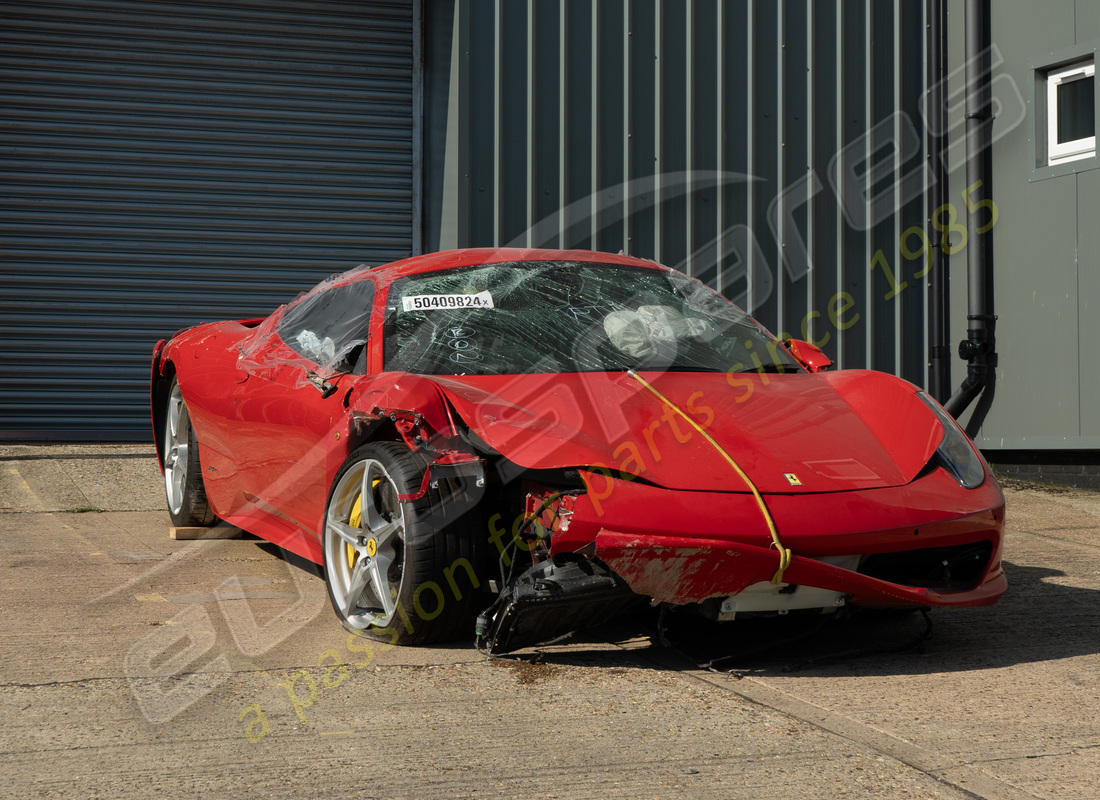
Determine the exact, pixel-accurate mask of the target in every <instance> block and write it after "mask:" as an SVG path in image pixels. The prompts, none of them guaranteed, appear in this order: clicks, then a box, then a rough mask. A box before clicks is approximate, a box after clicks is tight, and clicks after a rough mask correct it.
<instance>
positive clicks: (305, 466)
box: [151, 249, 1006, 653]
mask: <svg viewBox="0 0 1100 800" xmlns="http://www.w3.org/2000/svg"><path fill="white" fill-rule="evenodd" d="M831 366H832V364H831V363H830V362H829V360H828V358H826V357H825V356H824V354H823V353H821V351H820V350H818V349H816V348H815V347H813V346H812V345H810V344H809V343H807V342H803V341H797V340H788V341H784V342H779V341H777V340H776V339H775V338H774V337H772V336H771V335H770V334H769V333H768V332H767V331H766V330H764V329H763V328H762V327H761V326H760V325H759V324H757V323H756V322H755V321H754V320H752V319H751V318H750V317H749V316H748V315H746V314H745V313H744V312H743V311H741V310H740V309H739V308H737V307H736V306H735V305H733V304H732V303H730V302H729V301H728V300H726V299H725V298H724V297H722V296H721V295H719V294H717V293H715V292H714V291H712V290H711V289H709V288H708V287H706V286H705V285H703V284H702V283H700V282H698V281H696V280H694V279H692V278H689V277H687V276H686V275H683V274H682V273H679V272H676V271H674V270H671V269H668V268H666V267H663V266H661V265H659V264H657V263H655V262H652V261H647V260H642V259H638V258H632V257H628V256H624V255H618V256H616V255H608V254H605V253H594V252H587V251H556V250H516V249H474V250H461V251H453V252H445V253H436V254H431V255H425V256H418V257H414V258H409V259H406V260H404V261H398V262H396V263H393V264H388V265H386V266H381V267H375V268H368V267H360V268H357V269H354V270H351V271H350V272H347V273H344V274H341V275H336V276H333V277H332V278H329V279H328V280H326V281H324V282H322V283H321V284H320V285H319V286H317V287H316V288H314V289H313V290H312V291H310V292H308V293H306V294H304V295H302V296H300V297H299V298H298V299H296V300H295V301H293V302H291V303H289V304H287V305H285V306H283V307H281V308H279V309H277V310H276V311H275V312H274V313H273V314H272V315H271V316H269V317H267V318H264V319H251V320H243V321H231V322H216V323H209V324H202V325H198V326H196V327H193V328H190V329H187V330H184V331H181V332H179V333H177V334H176V335H175V336H173V337H172V338H171V339H170V340H169V341H167V342H165V341H161V342H158V343H157V345H156V347H155V348H154V351H153V364H152V384H151V394H152V412H153V430H154V435H155V437H156V443H157V447H158V451H159V452H160V453H161V456H162V463H163V468H164V475H165V486H166V489H167V496H168V507H169V512H170V514H171V517H172V520H173V522H174V523H175V524H176V525H210V524H213V523H214V522H215V521H216V519H217V518H221V519H223V520H225V521H227V522H229V523H231V524H233V525H236V526H239V527H240V528H243V529H245V530H247V531H250V532H252V533H255V534H257V535H258V536H261V537H263V538H264V539H267V540H269V541H271V542H274V543H275V544H277V545H279V546H280V547H284V548H286V549H287V550H290V551H292V552H294V553H297V554H299V555H301V556H304V557H305V558H308V559H311V560H312V561H315V562H317V563H318V564H322V565H323V567H324V572H325V576H326V582H327V585H328V592H329V597H330V599H331V601H332V606H333V608H334V609H335V611H336V614H337V616H338V617H339V619H340V620H341V622H342V623H343V624H344V626H345V627H347V628H348V629H349V630H351V631H354V632H358V633H362V634H363V635H367V636H373V637H377V638H384V639H387V640H390V641H393V642H397V643H402V644H415V643H423V642H432V641H438V640H441V639H446V638H454V637H458V636H461V635H464V634H468V633H473V634H474V635H475V636H476V637H477V641H478V645H479V646H480V647H482V648H483V649H486V650H487V651H489V652H494V653H498V652H505V651H508V650H513V649H516V648H519V647H523V646H526V645H529V644H532V643H537V642H540V641H546V640H548V639H551V638H554V637H555V636H558V635H560V634H562V633H565V632H568V631H570V630H574V629H576V628H579V627H582V626H585V625H587V624H591V623H595V622H601V621H603V620H606V619H607V618H609V617H610V616H612V615H614V614H617V613H620V612H621V611H623V610H624V609H626V608H627V607H629V606H630V605H632V604H634V603H636V602H639V601H640V600H645V601H648V602H649V603H651V604H653V605H665V606H671V607H680V608H688V609H692V610H694V611H696V612H698V613H699V614H702V615H704V616H706V617H709V618H711V619H715V620H732V619H734V618H735V617H737V616H739V615H743V614H757V615H759V614H783V613H786V612H788V611H791V610H795V609H809V610H818V611H819V612H820V613H829V612H833V611H835V610H836V609H837V608H839V607H841V606H845V605H858V606H872V607H884V608H923V607H930V606H976V605H987V604H991V603H994V602H996V601H997V599H998V598H999V597H1000V596H1001V595H1002V594H1003V593H1004V591H1005V586H1006V582H1005V576H1004V573H1003V571H1002V569H1001V540H1002V533H1003V528H1004V498H1003V495H1002V494H1001V490H1000V488H999V486H998V485H997V482H996V480H995V479H994V478H993V476H992V475H991V474H990V471H989V468H988V465H987V464H986V463H985V461H984V460H983V459H982V457H981V455H980V454H979V453H978V451H977V450H976V449H975V447H974V446H973V444H972V443H971V442H970V440H969V439H967V437H966V435H965V434H964V433H963V432H962V430H961V429H960V428H959V426H958V425H956V424H955V421H954V420H953V419H952V418H951V417H950V416H949V415H948V414H947V413H946V412H945V411H944V410H943V409H942V408H941V407H940V405H939V404H938V403H936V401H935V400H933V399H932V398H931V397H930V396H928V395H927V394H925V393H924V392H923V391H921V390H920V389H918V388H917V387H915V386H913V385H911V384H909V383H906V382H905V381H903V380H900V379H898V378H895V377H892V376H890V375H886V374H883V373H878V372H871V371H866V370H843V371H837V370H832V369H830V367H831ZM809 613H813V612H809Z"/></svg>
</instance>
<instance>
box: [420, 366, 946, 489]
mask: <svg viewBox="0 0 1100 800" xmlns="http://www.w3.org/2000/svg"><path fill="white" fill-rule="evenodd" d="M642 377H644V378H645V379H646V380H647V381H648V382H649V383H650V384H652V385H653V386H654V388H656V389H657V391H659V392H661V394H663V395H664V396H665V397H667V398H668V399H669V400H670V401H672V402H673V403H676V404H677V405H678V406H679V407H680V408H682V409H683V410H684V411H685V412H686V413H688V414H689V416H691V418H692V419H693V420H695V422H696V423H697V424H698V425H699V426H701V427H702V428H703V429H704V430H705V431H706V432H707V434H709V435H710V436H711V437H712V438H713V439H714V440H715V441H717V442H718V443H719V444H720V445H721V446H722V448H724V449H725V450H726V451H727V452H728V453H729V454H730V455H731V456H732V457H733V458H734V459H735V460H736V461H737V463H738V464H739V465H740V466H741V468H742V469H743V470H745V472H746V473H747V474H748V475H749V477H750V478H752V480H753V482H754V483H755V484H756V486H757V488H759V489H760V491H762V492H771V493H788V494H789V493H804V492H807V493H808V492H835V491H849V490H854V489H869V488H876V487H885V486H899V485H902V484H905V483H908V482H909V481H911V480H912V479H913V478H914V477H915V476H916V475H917V473H918V472H919V471H920V470H921V469H922V468H923V467H924V466H925V464H927V463H928V460H929V459H930V458H931V457H932V454H933V453H934V452H935V450H936V447H938V445H939V443H940V441H941V439H942V438H943V428H942V426H941V425H940V423H939V421H938V420H937V419H936V418H935V415H933V414H932V412H931V411H930V410H929V409H928V407H927V406H925V405H924V403H923V402H921V400H920V399H919V398H918V397H917V396H916V391H917V390H916V387H914V386H912V385H911V384H908V383H906V382H904V381H901V380H899V379H897V378H894V377H893V376H890V375H886V374H883V373H877V372H870V371H865V370H849V371H845V372H824V373H817V374H802V373H799V374H789V375H759V374H756V373H749V374H735V375H728V376H727V375H725V374H722V373H691V372H669V373H659V374H658V373H642ZM432 380H433V381H434V382H435V383H436V384H437V385H438V386H439V387H440V388H441V389H442V390H443V392H444V393H445V394H446V395H447V397H448V399H449V400H450V401H451V402H452V403H453V404H454V406H455V408H456V410H457V411H458V412H459V414H461V416H462V418H463V419H464V420H465V421H466V423H467V424H468V425H469V426H470V427H471V428H473V429H474V431H476V433H477V434H478V435H479V436H481V437H482V438H483V439H484V440H485V441H486V442H487V443H488V444H490V445H491V446H492V447H494V448H495V449H496V450H497V451H499V452H500V453H502V454H503V455H504V456H506V457H507V458H508V459H510V460H512V461H514V462H515V463H517V464H519V465H520V466H523V467H528V468H535V469H554V468H564V467H577V466H600V467H607V468H609V469H611V470H614V471H622V472H624V473H629V474H633V475H639V476H641V477H643V478H645V479H646V480H649V481H652V482H653V483H656V484H658V485H660V486H664V487H666V488H669V489H682V490H689V491H690V490H694V491H732V492H743V491H748V489H747V487H746V486H745V485H744V483H743V481H741V479H740V478H739V477H738V476H737V475H736V473H735V472H734V471H733V469H732V468H731V467H730V465H729V463H728V462H727V461H726V460H725V459H724V458H723V456H722V455H721V454H720V453H719V452H718V451H717V450H716V449H715V448H714V447H713V446H712V445H711V444H710V443H709V442H707V440H706V438H705V437H704V436H702V435H700V434H699V433H698V432H697V431H696V430H694V429H693V428H692V427H691V426H690V425H688V424H687V423H686V422H685V421H684V420H683V419H682V418H681V417H680V416H679V415H677V414H676V413H675V412H674V411H673V410H672V409H670V408H669V407H668V406H666V405H665V404H664V403H663V402H662V401H661V400H659V399H658V398H657V397H656V396H655V395H653V394H652V393H651V392H649V391H648V390H647V389H646V388H645V387H643V386H642V385H641V384H640V383H638V382H637V381H636V380H635V379H634V378H632V377H631V376H630V375H628V374H626V373H579V374H561V375H519V376H517V375H507V376H455V377H450V376H447V377H434V378H432ZM788 474H790V475H793V476H794V480H795V481H796V482H797V483H795V484H792V481H791V480H790V479H788V477H787V475H788ZM798 484H800V485H798Z"/></svg>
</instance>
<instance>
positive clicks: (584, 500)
mask: <svg viewBox="0 0 1100 800" xmlns="http://www.w3.org/2000/svg"><path fill="white" fill-rule="evenodd" d="M601 481H602V482H603V483H599V482H601ZM586 482H587V483H588V488H589V491H588V493H587V494H583V495H579V496H572V497H569V498H568V500H567V503H568V512H567V516H566V517H565V519H566V520H567V523H566V524H565V525H564V526H562V525H558V526H556V529H555V530H554V531H553V535H552V540H551V549H550V554H551V555H552V556H553V557H554V558H553V559H552V560H547V561H544V562H543V563H542V564H540V565H536V566H535V567H532V568H531V570H529V571H528V572H527V573H525V574H524V575H523V576H522V577H521V578H520V579H519V580H518V581H516V582H514V583H513V585H511V586H509V587H504V591H503V592H502V595H501V597H500V598H499V602H498V603H497V604H496V605H494V608H493V609H490V612H492V613H490V614H488V616H486V617H485V619H484V620H483V629H482V630H481V631H479V633H480V637H479V639H480V640H481V641H482V642H483V644H485V645H486V647H487V649H489V651H490V652H506V651H507V650H513V649H517V648H518V647H523V646H526V645H529V644H534V643H536V642H539V641H545V640H547V639H549V638H553V636H555V635H560V634H562V633H565V632H567V631H570V630H575V629H576V628H579V627H584V626H585V624H597V623H599V622H601V621H603V620H605V619H608V618H610V616H613V614H614V613H617V612H619V611H621V610H622V609H624V608H626V607H628V606H629V605H630V604H631V602H633V601H637V600H641V599H645V600H648V601H649V602H650V603H651V604H653V605H658V604H667V605H672V606H691V605H700V606H701V607H702V608H701V610H702V611H703V613H705V614H706V615H707V616H711V617H712V618H715V619H719V620H728V619H733V618H734V617H735V616H736V615H737V614H739V613H747V612H760V611H764V612H778V613H780V614H782V613H785V612H786V611H788V610H793V609H804V608H820V609H824V610H835V609H836V608H838V607H840V606H843V605H856V606H865V607H879V608H923V607H930V606H982V605H990V604H992V603H995V602H996V601H997V600H998V599H999V598H1000V596H1001V595H1002V594H1004V592H1005V589H1006V588H1007V581H1006V579H1005V575H1004V572H1003V570H1002V568H1001V548H1002V537H1003V531H1004V497H1003V495H1002V494H1001V491H1000V488H999V487H998V486H997V485H996V483H995V482H994V481H992V480H987V481H986V482H985V483H984V484H983V485H982V486H980V487H978V488H977V489H973V490H963V489H960V487H959V485H958V484H957V483H956V482H955V481H954V480H953V479H952V478H950V476H948V475H947V474H946V473H944V472H943V471H942V470H935V471H933V472H931V473H929V474H927V475H925V476H922V477H921V478H918V479H917V480H915V481H913V482H912V483H910V484H908V485H906V486H900V487H888V488H881V489H868V490H863V491H855V492H837V493H832V494H793V493H792V494H783V495H767V496H765V499H766V502H767V504H768V508H769V511H770V512H771V514H772V516H773V518H774V520H775V523H776V526H777V528H778V530H779V532H780V535H781V536H782V540H783V544H784V545H785V546H786V547H787V548H789V549H790V550H791V551H792V553H793V557H792V559H791V562H790V564H789V566H788V567H787V568H786V570H785V571H784V572H783V577H782V583H780V584H778V585H772V584H770V583H769V580H770V579H771V577H772V576H773V575H774V574H775V571H776V567H777V564H778V559H779V556H778V554H777V552H776V550H775V549H774V548H773V547H771V546H770V544H771V541H770V536H769V533H768V530H767V527H766V523H765V522H764V520H763V518H762V516H761V514H760V513H759V510H758V509H757V508H756V506H755V503H754V501H753V498H752V496H751V495H748V494H741V493H714V492H683V491H669V490H667V489H663V488H661V487H657V486H654V485H652V484H647V483H643V482H641V481H625V480H618V479H609V478H606V477H605V476H604V475H602V474H597V475H596V476H595V477H593V476H592V475H586ZM597 490H598V491H597ZM554 514H555V510H554V509H553V508H550V509H547V512H546V518H547V520H546V521H547V524H548V525H551V526H552V525H553V522H552V518H553V516H554ZM582 562H587V563H586V565H585V566H584V567H579V566H577V564H579V563H582ZM578 570H581V571H578ZM574 573H576V574H574Z"/></svg>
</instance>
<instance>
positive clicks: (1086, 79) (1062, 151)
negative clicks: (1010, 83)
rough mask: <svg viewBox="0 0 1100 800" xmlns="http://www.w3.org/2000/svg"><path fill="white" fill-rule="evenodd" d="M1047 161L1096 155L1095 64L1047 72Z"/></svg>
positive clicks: (1082, 63)
mask: <svg viewBox="0 0 1100 800" xmlns="http://www.w3.org/2000/svg"><path fill="white" fill-rule="evenodd" d="M1046 99H1047V163H1048V164H1062V163H1064V162H1066V161H1076V160H1077V159H1080V158H1091V157H1092V156H1094V155H1096V63H1095V62H1094V61H1087V62H1086V61H1081V62H1078V63H1076V64H1072V65H1069V66H1065V67H1059V68H1058V69H1054V70H1051V71H1050V72H1048V73H1047V98H1046Z"/></svg>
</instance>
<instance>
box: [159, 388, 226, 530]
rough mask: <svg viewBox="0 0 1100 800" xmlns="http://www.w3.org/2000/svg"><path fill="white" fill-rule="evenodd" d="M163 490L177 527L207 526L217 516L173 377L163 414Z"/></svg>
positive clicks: (188, 418) (188, 415)
mask: <svg viewBox="0 0 1100 800" xmlns="http://www.w3.org/2000/svg"><path fill="white" fill-rule="evenodd" d="M164 418H165V422H164V453H163V454H162V458H163V461H162V463H163V464H164V490H165V495H166V496H167V498H168V514H169V516H170V517H172V524H173V525H176V526H177V527H181V528H182V527H209V526H210V525H213V524H214V521H215V520H216V519H217V517H215V516H214V512H213V511H212V510H211V509H210V503H209V501H207V499H206V488H205V487H204V486H203V483H202V465H201V464H200V463H199V446H198V443H197V442H196V441H195V431H194V429H193V428H192V427H191V416H190V414H188V412H187V404H186V403H184V402H183V393H182V392H181V391H180V385H179V382H178V381H176V379H175V378H173V379H172V387H171V389H169V392H168V407H167V409H165V414H164Z"/></svg>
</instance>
